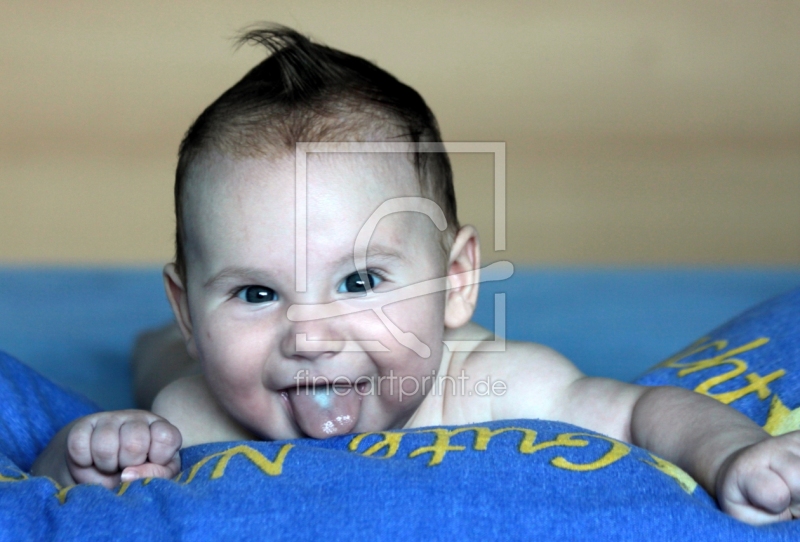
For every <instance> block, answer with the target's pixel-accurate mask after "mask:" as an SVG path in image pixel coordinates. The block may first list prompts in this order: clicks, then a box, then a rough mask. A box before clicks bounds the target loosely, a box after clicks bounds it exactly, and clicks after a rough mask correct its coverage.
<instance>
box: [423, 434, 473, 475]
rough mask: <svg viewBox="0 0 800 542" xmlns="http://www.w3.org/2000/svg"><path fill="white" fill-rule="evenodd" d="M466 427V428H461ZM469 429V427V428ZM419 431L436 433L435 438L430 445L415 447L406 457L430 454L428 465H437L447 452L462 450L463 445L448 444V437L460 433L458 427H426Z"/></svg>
mask: <svg viewBox="0 0 800 542" xmlns="http://www.w3.org/2000/svg"><path fill="white" fill-rule="evenodd" d="M462 429H466V428H462ZM470 429H471V428H470ZM420 432H421V433H433V434H435V435H436V440H434V441H433V444H431V445H430V446H421V447H420V448H417V449H416V450H414V451H413V452H411V453H410V454H408V457H417V456H418V455H422V454H427V453H429V454H431V458H430V461H428V466H429V467H433V466H434V465H438V464H439V463H441V462H442V459H444V456H445V454H447V452H461V451H463V450H464V446H457V445H456V446H451V445H450V438H451V437H452V436H454V435H456V434H457V433H461V432H462V431H460V430H459V429H455V430H452V431H451V430H449V429H442V428H438V427H437V428H434V429H426V430H424V431H420Z"/></svg>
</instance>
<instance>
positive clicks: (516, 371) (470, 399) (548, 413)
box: [446, 324, 583, 422]
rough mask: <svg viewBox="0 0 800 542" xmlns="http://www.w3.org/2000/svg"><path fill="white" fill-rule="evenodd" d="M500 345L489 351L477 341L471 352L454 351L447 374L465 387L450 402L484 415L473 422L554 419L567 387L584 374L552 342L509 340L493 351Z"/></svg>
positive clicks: (488, 336)
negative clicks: (550, 345) (458, 396)
mask: <svg viewBox="0 0 800 542" xmlns="http://www.w3.org/2000/svg"><path fill="white" fill-rule="evenodd" d="M473 325H474V324H473ZM479 329H483V328H479ZM483 331H484V335H483V337H484V340H485V341H494V340H496V339H495V337H494V336H493V334H492V333H490V332H489V331H487V330H483ZM465 335H471V336H475V337H477V335H478V330H477V329H475V328H473V329H471V330H470V331H469V332H467V333H466V334H465ZM499 344H502V343H496V342H495V343H494V344H492V346H491V347H490V348H489V349H485V348H483V347H482V346H481V344H479V343H478V342H477V341H475V344H474V348H473V349H472V350H471V351H468V352H461V353H459V352H455V353H454V354H453V359H452V362H451V364H450V367H449V371H448V373H449V375H450V376H452V377H453V378H457V377H458V376H459V375H461V376H462V379H464V381H465V382H466V385H465V387H464V393H463V394H462V395H461V399H460V400H458V401H450V407H451V409H452V408H453V407H456V408H458V409H459V410H460V411H462V412H474V413H475V414H476V416H477V417H479V418H482V419H481V420H478V419H476V420H471V421H476V422H477V421H486V419H491V420H500V419H512V418H552V416H553V411H554V408H556V404H557V403H558V401H559V400H560V399H561V398H562V397H563V394H564V392H565V390H566V389H567V388H569V386H570V385H571V384H572V383H573V382H575V381H576V380H578V379H580V378H581V377H583V374H582V373H581V372H580V371H579V370H578V369H577V368H576V367H575V366H574V365H573V364H572V363H571V362H570V361H569V360H568V359H567V358H565V357H564V356H562V355H561V354H559V353H558V352H556V351H555V350H553V349H552V348H549V347H547V346H544V345H541V344H536V343H527V342H516V341H505V344H504V345H503V347H502V349H501V350H500V351H492V350H496V349H497V346H498V345H499ZM478 413H480V414H478ZM446 417H448V418H450V417H451V416H447V415H446ZM472 417H473V416H468V418H472Z"/></svg>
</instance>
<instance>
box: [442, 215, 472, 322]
mask: <svg viewBox="0 0 800 542" xmlns="http://www.w3.org/2000/svg"><path fill="white" fill-rule="evenodd" d="M448 262H449V263H448V267H447V285H448V290H447V299H446V301H445V310H444V325H445V327H448V328H451V329H452V328H457V327H461V326H463V325H464V324H466V323H467V322H469V320H470V318H472V313H473V312H475V304H476V303H477V302H478V281H479V280H480V274H481V271H480V266H481V243H480V239H479V238H478V230H476V229H475V228H473V227H472V226H464V227H462V228H461V229H460V230H458V234H457V235H456V239H455V241H454V242H453V247H452V248H451V249H450V259H449V261H448Z"/></svg>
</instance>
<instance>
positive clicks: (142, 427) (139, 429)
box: [119, 419, 150, 469]
mask: <svg viewBox="0 0 800 542" xmlns="http://www.w3.org/2000/svg"><path fill="white" fill-rule="evenodd" d="M119 439H120V447H119V468H120V469H124V468H125V467H129V466H132V465H141V464H143V463H147V454H148V452H149V450H150V425H149V424H148V423H147V421H146V420H141V419H140V420H131V421H127V422H125V423H124V424H122V426H121V427H120V428H119Z"/></svg>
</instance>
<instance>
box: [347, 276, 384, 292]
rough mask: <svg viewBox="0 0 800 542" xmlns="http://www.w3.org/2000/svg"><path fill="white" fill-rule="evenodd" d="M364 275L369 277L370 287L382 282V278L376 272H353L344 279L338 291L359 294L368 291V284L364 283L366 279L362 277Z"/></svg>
mask: <svg viewBox="0 0 800 542" xmlns="http://www.w3.org/2000/svg"><path fill="white" fill-rule="evenodd" d="M362 276H366V277H367V280H368V281H369V287H370V289H372V288H374V287H375V285H376V284H379V283H380V282H381V278H380V277H378V276H377V275H376V274H374V273H363V274H361V275H360V274H358V273H353V274H352V275H349V276H348V277H347V278H346V279H344V282H343V283H342V285H341V286H339V290H338V292H339V293H340V294H344V293H351V294H359V293H364V292H366V291H367V289H366V285H365V284H364V279H363V278H362Z"/></svg>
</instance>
